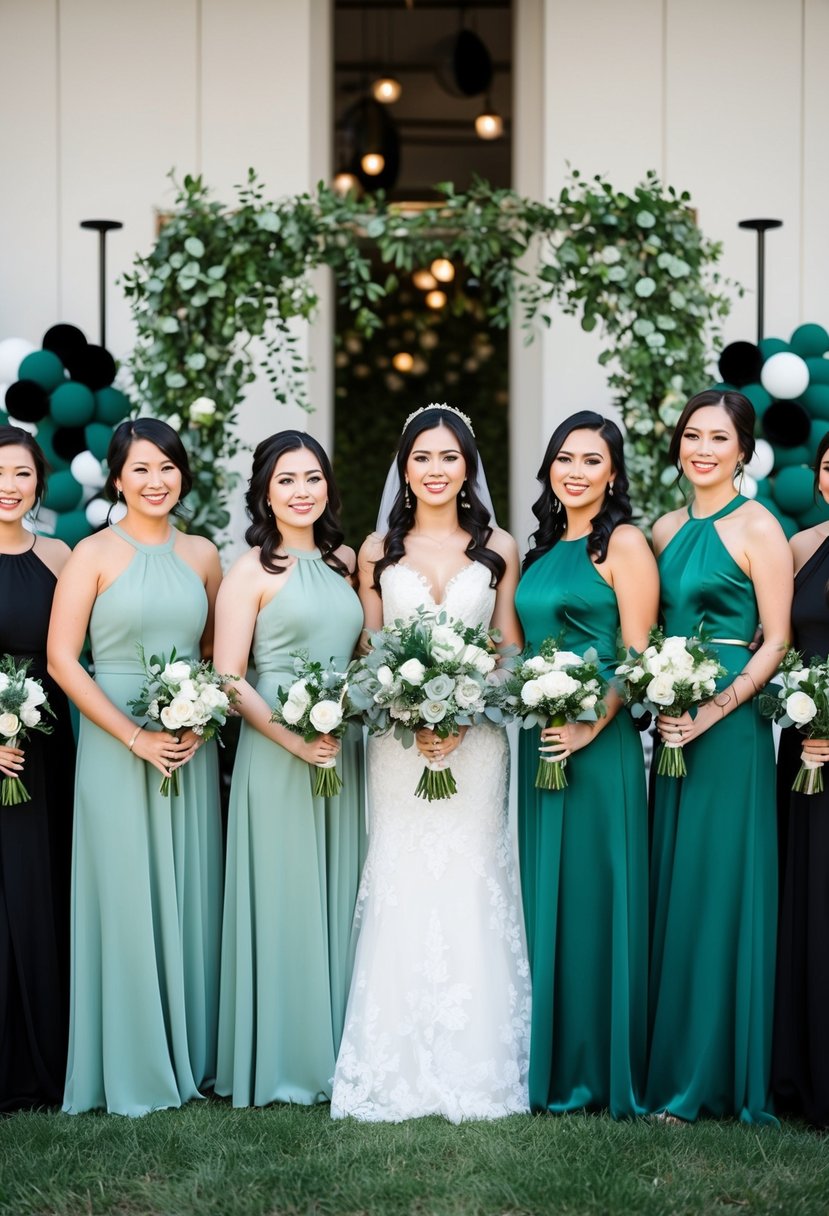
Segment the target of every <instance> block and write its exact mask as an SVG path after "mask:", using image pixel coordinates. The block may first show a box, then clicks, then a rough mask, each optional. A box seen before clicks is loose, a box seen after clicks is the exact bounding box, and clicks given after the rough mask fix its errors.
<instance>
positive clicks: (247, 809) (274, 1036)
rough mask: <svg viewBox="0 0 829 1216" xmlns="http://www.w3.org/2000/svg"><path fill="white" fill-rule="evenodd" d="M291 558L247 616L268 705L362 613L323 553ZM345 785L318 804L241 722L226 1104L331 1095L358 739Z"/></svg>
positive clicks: (355, 825) (302, 770)
mask: <svg viewBox="0 0 829 1216" xmlns="http://www.w3.org/2000/svg"><path fill="white" fill-rule="evenodd" d="M286 552H288V553H290V554H291V555H292V556H293V557H295V558H296V559H297V560H296V562H295V564H294V566H293V568H292V570H291V572H290V574H289V576H288V578H287V580H286V582H285V584H284V585H283V587H282V589H281V590H280V591H279V592H277V594H276V595H275V596H274V598H273V599H272V600H270V601H269V602H268V603H267V604H266V605H265V607H264V608H263V609H262V611H261V612H260V613H259V617H258V619H257V621H256V628H255V631H254V636H253V657H254V663H255V666H256V672H257V691H258V692H259V693H260V694H261V696H262V697H264V699H265V700H266V701H267V702H268V704H269V705H272V704H274V702H275V701H276V697H277V690H278V689H279V687H280V685H281V686H282V687H283V688H286V687H287V686H288V685H289V684H290V683H291V682H292V681H293V680H294V679H295V676H294V670H293V658H292V655H293V653H294V652H295V651H297V650H307V651H308V652H309V654H310V657H311V659H312V660H316V661H320V662H322V663H327V662H328V661H329V660H330V659H333V660H334V662H335V664H336V665H337V666H338V667H340V668H343V667H344V666H345V665H346V664H347V663H348V661H349V660H350V658H351V655H352V653H353V650H354V647H355V646H356V644H357V639H358V637H359V634H360V630H361V629H362V626H363V612H362V608H361V607H360V601H359V599H358V598H357V595H356V593H355V592H354V590H353V589H352V587H351V585H350V584H349V583H348V582H347V580H346V579H344V578H343V577H342V576H341V575H339V574H337V573H336V572H335V571H334V570H332V569H331V567H330V566H328V565H326V563H325V562H324V561H323V560H322V558H321V556H320V553H319V550H317V549H313V550H311V551H309V552H306V551H302V550H296V549H286ZM337 768H338V770H339V773H340V777H341V778H342V781H343V788H342V791H341V792H340V794H338V795H337V797H335V798H328V799H325V798H315V797H314V796H313V793H312V789H313V782H314V769H313V768H312V767H311V766H310V765H308V764H306V763H305V761H304V760H300V759H298V758H297V757H296V756H294V755H292V754H291V753H290V752H288V751H287V750H286V749H285V748H284V747H281V746H280V745H279V744H278V743H274V742H272V741H271V740H270V739H267V738H266V737H265V736H264V735H263V734H261V733H260V732H259V731H257V730H255V729H254V728H253V727H251V726H249V725H248V723H247V722H243V723H242V728H241V734H240V738H239V747H238V750H237V753H236V762H235V764H234V768H233V782H232V786H231V794H230V818H229V823H228V836H227V883H226V890H225V910H224V928H223V937H222V977H221V995H220V1012H219V1062H218V1072H217V1080H216V1093H218V1094H222V1095H225V1096H229V1097H231V1098H232V1100H233V1105H234V1106H251V1105H252V1106H264V1105H266V1104H267V1103H269V1102H276V1101H279V1102H296V1103H300V1104H305V1105H308V1104H311V1103H315V1102H326V1101H328V1100H329V1099H330V1097H331V1079H332V1077H333V1075H334V1063H335V1060H336V1056H337V1050H338V1048H339V1043H340V1038H341V1037H342V1028H343V1020H344V1016H345V1004H346V999H347V997H348V987H349V980H350V955H349V949H350V938H351V921H352V916H353V913H354V904H355V900H356V896H357V886H358V882H359V871H360V864H361V860H362V858H363V856H364V854H365V841H364V837H365V828H364V811H363V806H364V801H363V784H364V772H363V754H362V731H361V729H360V728H359V727H353V728H351V729H350V731H349V734H348V735H347V736H346V738H345V739H343V741H342V748H341V750H340V753H339V756H338V760H337Z"/></svg>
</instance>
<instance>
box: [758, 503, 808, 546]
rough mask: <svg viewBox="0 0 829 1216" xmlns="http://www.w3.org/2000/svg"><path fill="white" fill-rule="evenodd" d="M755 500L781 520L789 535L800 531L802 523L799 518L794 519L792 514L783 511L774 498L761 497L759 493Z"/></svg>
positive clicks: (780, 522) (782, 526)
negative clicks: (798, 520)
mask: <svg viewBox="0 0 829 1216" xmlns="http://www.w3.org/2000/svg"><path fill="white" fill-rule="evenodd" d="M754 501H755V502H760V503H762V504H763V506H764V507H766V509H767V510H769V511H771V513H772V515H773V516H774V518H775V519H776V520H777V521H778V522H779V524H780V526H781V528H782V529H783V531H784V532H785V533H786V536H787V537H792V536H794V534H795V532H799V531H800V525H799V524H798V522H797V520H796V519H792V517H791V515H786V513H785V511H781V510H780V507H779V506H778V505H777V503H776V502H775V501H774V499H773V498H760V496H759V495H758V496H757V498H755V500H754Z"/></svg>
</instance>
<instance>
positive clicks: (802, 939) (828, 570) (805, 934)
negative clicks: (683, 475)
mask: <svg viewBox="0 0 829 1216" xmlns="http://www.w3.org/2000/svg"><path fill="white" fill-rule="evenodd" d="M827 584H829V538H827V539H826V540H824V541H823V542H822V544H821V545H820V546H819V547H818V549H817V550H816V552H815V553H813V554H812V556H811V557H810V558H809V560H808V561H807V562H806V563H805V565H804V566H803V567H802V568H801V569H800V570H799V571H798V573H797V577H796V578H795V585H794V601H793V603H792V625H793V632H794V641H793V645H794V646H795V647H796V649H797V650H799V651H801V652H802V654H803V656H804V658H805V660H806V662H807V663H808V662H809V661H810V660H812V659H819V660H823V659H825V658H826V656H827V655H829V603H827V595H826V590H827ZM802 743H803V735H802V734H801V733H800V731H798V730H797V728H796V727H789V729H788V730H784V731H783V732H782V734H781V738H780V750H779V754H778V786H777V789H778V811H779V816H780V826H781V838H782V844H783V849H782V854H783V856H782V859H781V867H780V874H781V880H782V885H781V892H780V929H779V934H778V952H777V983H776V999H775V1011H774V1046H773V1052H772V1089H773V1091H774V1097H775V1102H776V1104H777V1107H778V1109H779V1110H780V1111H786V1112H788V1113H792V1114H798V1115H801V1116H803V1117H804V1118H806V1119H808V1120H809V1121H810V1122H811V1123H815V1124H817V1125H818V1126H822V1127H825V1126H827V1125H829V1033H827V1027H829V781H827V777H826V775H824V782H825V783H826V788H825V789H824V792H823V793H822V794H808V795H806V794H795V793H793V792H792V782H793V781H794V778H795V775H796V773H797V770H798V768H799V766H800V753H801V748H802ZM826 771H827V770H824V774H826Z"/></svg>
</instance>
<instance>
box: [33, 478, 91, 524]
mask: <svg viewBox="0 0 829 1216" xmlns="http://www.w3.org/2000/svg"><path fill="white" fill-rule="evenodd" d="M82 497H83V486H82V485H81V483H80V482H79V481H75V478H74V477H73V476H72V474H71V473H70V472H69V470H68V469H60V470H58V472H57V473H52V474H50V476H49V478H48V480H47V482H46V493H45V495H44V496H43V505H44V507H48V508H49V510H50V511H57V512H59V513H63V512H64V511H72V510H73V509H74V508H75V507H77V505H78V503H79V502H80V501H81V498H82ZM84 518H86V517H85V516H84Z"/></svg>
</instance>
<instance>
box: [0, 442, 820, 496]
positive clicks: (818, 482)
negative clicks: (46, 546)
mask: <svg viewBox="0 0 829 1216" xmlns="http://www.w3.org/2000/svg"><path fill="white" fill-rule="evenodd" d="M0 455H2V453H0ZM817 488H818V493H819V494H820V496H821V498H822V499H823V501H824V502H827V503H829V448H827V450H826V451H825V452H824V453H823V455H822V456H821V458H820V466H819V468H818V479H817Z"/></svg>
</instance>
